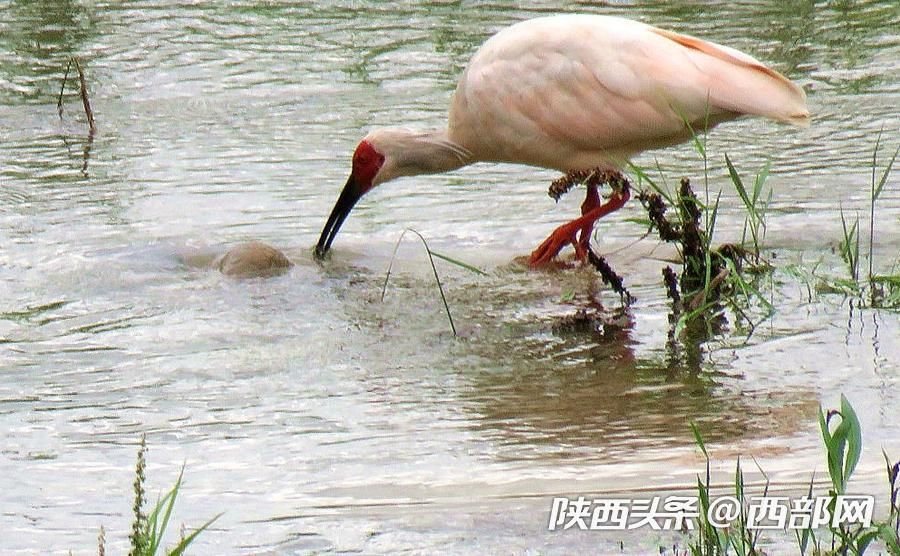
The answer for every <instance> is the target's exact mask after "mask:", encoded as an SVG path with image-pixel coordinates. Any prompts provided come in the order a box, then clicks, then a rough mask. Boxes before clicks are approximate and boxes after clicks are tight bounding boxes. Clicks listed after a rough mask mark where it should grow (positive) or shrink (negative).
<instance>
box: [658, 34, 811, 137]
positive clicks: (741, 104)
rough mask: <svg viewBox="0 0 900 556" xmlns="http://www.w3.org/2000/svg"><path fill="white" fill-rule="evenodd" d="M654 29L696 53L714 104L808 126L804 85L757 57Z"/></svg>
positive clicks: (739, 111)
mask: <svg viewBox="0 0 900 556" xmlns="http://www.w3.org/2000/svg"><path fill="white" fill-rule="evenodd" d="M652 31H653V32H654V33H657V34H658V35H661V36H663V37H665V38H667V39H669V40H672V41H674V42H676V43H678V44H680V45H681V46H683V47H685V48H687V49H688V50H689V51H691V52H695V53H697V55H696V56H692V58H693V59H694V62H695V63H696V64H697V65H698V66H699V67H701V68H702V69H703V70H704V73H705V74H706V75H707V76H708V77H709V80H710V81H709V84H708V86H709V97H710V98H709V101H710V103H711V104H713V105H714V106H715V107H717V108H720V109H722V110H727V111H729V112H734V113H738V114H753V115H757V116H764V117H767V118H772V119H774V120H777V121H780V122H785V123H789V124H793V125H796V126H800V127H808V126H809V123H810V114H809V110H808V109H807V107H806V93H805V92H804V91H803V89H802V88H800V87H799V86H798V85H797V84H796V83H794V82H792V81H791V80H790V79H788V78H787V77H785V76H783V75H781V74H780V73H778V72H777V71H775V70H773V69H771V68H769V67H766V66H765V65H764V64H763V63H762V62H760V61H759V60H757V59H756V58H753V57H752V56H749V55H747V54H744V53H743V52H740V51H738V50H735V49H733V48H729V47H727V46H722V45H718V44H713V43H710V42H707V41H704V40H701V39H698V38H696V37H690V36H687V35H680V34H678V33H673V32H671V31H666V30H663V29H657V28H652Z"/></svg>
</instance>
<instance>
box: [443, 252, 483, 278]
mask: <svg viewBox="0 0 900 556" xmlns="http://www.w3.org/2000/svg"><path fill="white" fill-rule="evenodd" d="M431 254H432V255H434V256H435V257H437V258H439V259H441V260H442V261H447V262H448V263H450V264H455V265H456V266H458V267H461V268H464V269H466V270H468V271H469V272H474V273H475V274H478V275H479V276H487V272H485V271H483V270H481V269H480V268H478V267H477V266H474V265H470V264H469V263H464V262H462V261H460V260H459V259H454V258H452V257H448V256H447V255H444V254H443V253H438V252H437V251H432V252H431Z"/></svg>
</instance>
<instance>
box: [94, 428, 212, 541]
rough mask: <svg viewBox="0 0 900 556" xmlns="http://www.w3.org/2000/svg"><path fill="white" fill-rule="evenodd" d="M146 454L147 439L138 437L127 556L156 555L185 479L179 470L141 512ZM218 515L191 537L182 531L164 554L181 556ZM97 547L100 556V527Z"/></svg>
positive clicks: (102, 538)
mask: <svg viewBox="0 0 900 556" xmlns="http://www.w3.org/2000/svg"><path fill="white" fill-rule="evenodd" d="M146 453H147V441H146V437H144V436H141V443H140V447H139V448H138V454H137V463H136V465H135V473H134V475H135V477H134V505H133V506H132V511H133V513H134V517H133V519H132V522H131V534H130V535H129V536H128V539H129V540H130V541H131V549H130V550H129V552H128V554H129V556H155V555H156V554H157V553H158V552H159V551H160V549H161V548H162V544H163V538H164V537H165V534H166V530H167V528H168V525H169V520H170V518H171V517H172V510H173V508H174V507H175V500H176V499H177V498H178V492H179V491H180V489H181V479H182V477H183V476H184V468H183V467H182V469H181V472H180V473H179V474H178V479H177V480H176V481H175V485H174V486H173V487H172V489H171V490H169V492H167V493H166V494H165V496H163V497H162V498H160V499H159V500H158V501H157V502H156V505H155V506H154V507H153V509H152V510H151V511H150V513H149V514H148V513H147V512H146V511H145V510H144V507H145V504H146V490H145V488H144V484H145V482H146V468H147V460H146ZM221 515H222V514H219V515H217V516H215V517H213V518H212V519H210V520H209V521H207V522H206V523H204V524H203V525H201V526H200V527H199V528H197V529H196V530H194V532H192V533H191V534H190V535H187V536H185V535H184V530H183V529H182V533H181V538H180V540H179V542H178V544H176V545H175V546H174V547H172V548H169V549H167V550H166V551H165V554H166V555H167V556H181V555H182V554H184V553H185V551H186V550H187V548H188V547H189V546H190V545H191V543H192V542H194V540H196V538H197V536H198V535H200V533H202V532H203V531H205V530H206V529H207V528H208V527H209V526H210V525H212V524H213V522H215V521H216V520H217V519H219V517H221ZM98 544H99V547H98V554H99V555H100V556H103V555H104V554H105V553H106V532H105V530H104V529H103V526H101V527H100V535H99V537H98Z"/></svg>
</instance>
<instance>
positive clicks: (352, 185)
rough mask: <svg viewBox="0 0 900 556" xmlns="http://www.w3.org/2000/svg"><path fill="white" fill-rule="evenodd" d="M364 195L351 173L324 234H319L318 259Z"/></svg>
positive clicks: (324, 229) (326, 250)
mask: <svg viewBox="0 0 900 556" xmlns="http://www.w3.org/2000/svg"><path fill="white" fill-rule="evenodd" d="M362 195H363V191H362V188H361V187H359V185H358V184H357V183H356V178H355V177H354V176H353V174H352V173H351V174H350V178H349V179H347V184H346V185H345V186H344V190H343V191H341V196H340V197H338V200H337V203H335V204H334V209H332V211H331V216H329V217H328V222H326V223H325V227H324V228H323V229H322V235H321V236H319V243H317V244H316V258H317V259H321V258H322V257H324V256H325V253H327V252H328V250H329V249H330V248H331V242H332V241H334V236H336V235H337V233H338V230H340V229H341V224H343V223H344V219H346V218H347V215H348V214H350V211H351V210H352V209H353V205H355V204H356V201H358V200H359V198H360V197H362Z"/></svg>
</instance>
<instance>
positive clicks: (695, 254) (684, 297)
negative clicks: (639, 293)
mask: <svg viewBox="0 0 900 556" xmlns="http://www.w3.org/2000/svg"><path fill="white" fill-rule="evenodd" d="M645 179H647V178H646V174H645ZM649 183H650V184H651V187H653V188H654V189H656V191H655V192H649V191H642V192H641V193H640V194H639V195H638V199H640V201H641V203H642V204H643V206H644V208H645V209H646V210H647V215H648V217H649V222H650V225H651V229H654V228H655V229H656V230H657V231H658V233H659V237H660V239H661V240H663V241H665V242H668V243H672V244H674V245H675V247H676V248H677V249H678V252H679V254H680V256H681V259H682V270H681V274H680V276H679V277H678V278H677V279H676V275H675V272H674V271H673V270H672V269H671V268H670V267H666V269H664V270H663V277H664V280H665V284H666V293H667V295H668V297H669V298H671V299H672V301H673V313H675V314H677V315H678V319H677V322H676V334H677V333H680V332H681V331H682V330H683V329H684V327H685V326H687V325H688V324H689V323H690V322H692V321H694V320H696V319H698V318H699V317H701V316H712V315H716V314H719V313H720V312H721V309H722V308H723V306H725V305H727V306H730V307H732V308H733V309H735V310H736V311H737V312H739V313H740V314H742V315H744V316H745V317H747V320H748V321H750V318H749V317H748V316H747V314H746V312H745V310H744V309H743V306H746V304H747V303H746V302H749V301H750V300H751V299H757V300H759V303H760V304H761V305H762V306H763V307H764V308H765V310H766V316H768V315H771V314H772V312H773V311H774V309H773V307H772V305H771V304H770V303H769V302H768V300H766V299H765V297H764V296H763V295H762V294H761V293H760V292H759V291H758V290H757V289H756V287H755V286H753V285H752V284H751V283H750V282H748V281H747V280H746V279H745V278H744V275H743V270H744V266H745V263H746V262H747V252H746V250H745V249H744V248H743V247H741V246H739V245H733V244H723V245H720V246H718V247H713V245H712V239H713V235H714V232H715V226H716V219H717V216H718V207H719V198H718V197H717V198H716V201H715V204H714V205H713V206H712V208H708V207H707V206H706V205H704V204H703V203H702V202H701V201H700V200H699V199H698V198H697V196H696V195H695V194H694V191H693V189H692V188H691V184H690V180H688V179H687V178H683V179H682V180H681V185H680V188H679V191H678V196H677V197H672V196H670V195H668V194H667V193H665V192H664V190H662V189H661V188H657V187H656V186H655V184H654V183H653V182H652V180H650V182H649ZM666 200H671V201H670V202H671V203H674V204H673V205H672V206H674V208H675V209H676V210H675V212H676V218H675V219H674V220H673V219H669V218H668V217H667V216H666V213H667V211H668V209H669V205H667V204H666ZM704 216H706V218H704ZM701 222H707V225H706V226H708V227H706V226H704V225H703V224H702V223H701Z"/></svg>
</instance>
